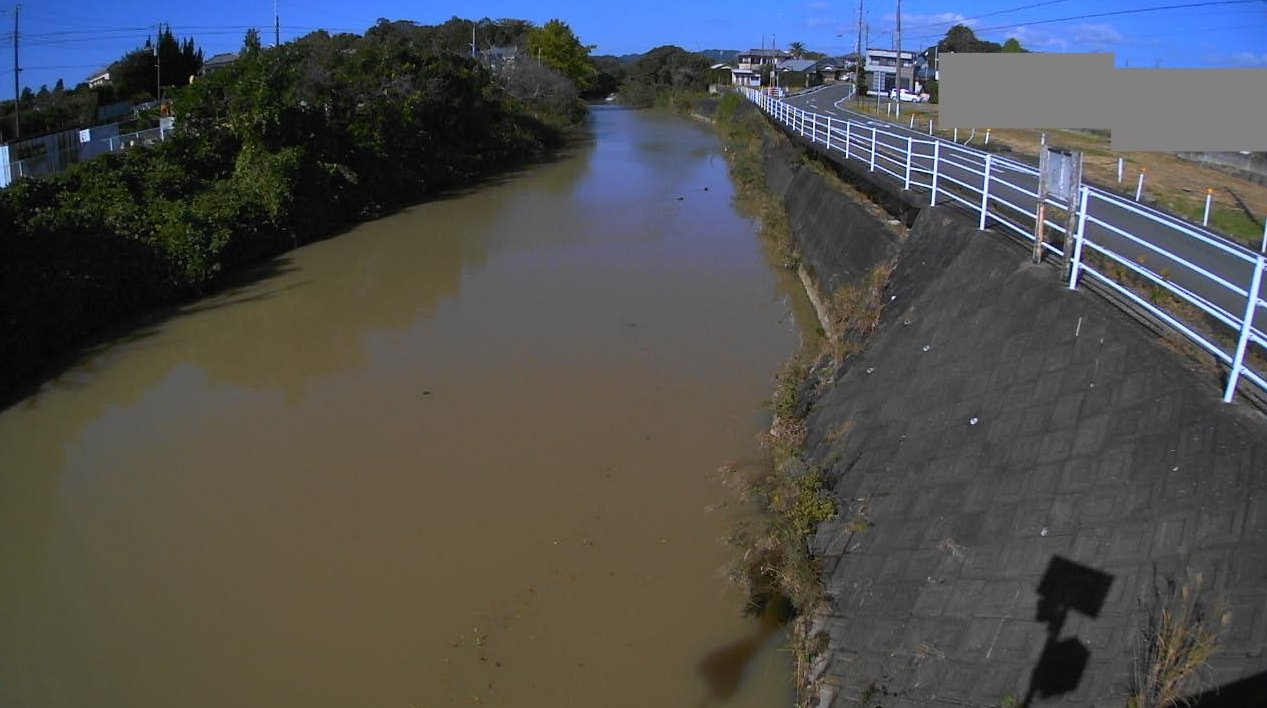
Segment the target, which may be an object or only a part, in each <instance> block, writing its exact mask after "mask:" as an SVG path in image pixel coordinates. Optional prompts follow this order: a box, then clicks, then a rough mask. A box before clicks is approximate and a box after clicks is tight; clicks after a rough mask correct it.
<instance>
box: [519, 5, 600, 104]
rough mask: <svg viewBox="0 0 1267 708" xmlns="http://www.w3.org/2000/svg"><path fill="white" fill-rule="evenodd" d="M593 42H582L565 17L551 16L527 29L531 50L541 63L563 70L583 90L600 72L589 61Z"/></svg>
mask: <svg viewBox="0 0 1267 708" xmlns="http://www.w3.org/2000/svg"><path fill="white" fill-rule="evenodd" d="M593 49H594V45H588V46H587V45H583V44H581V41H580V40H579V39H577V37H576V35H575V34H573V33H572V28H571V27H568V25H567V23H566V22H563V21H562V20H550V21H549V22H547V23H545V25H544V26H542V27H540V28H537V29H533V30H532V31H531V32H529V33H528V53H529V54H530V55H531V56H532V57H533V58H534V59H538V60H539V61H540V62H541V63H542V64H545V65H546V66H548V67H550V68H551V69H554V70H555V71H557V72H559V73H560V74H563V75H564V76H566V77H568V78H569V79H571V80H572V83H574V84H576V87H577V88H578V89H580V90H582V91H584V90H585V89H587V88H589V85H590V80H591V79H592V78H593V75H594V74H595V73H597V70H596V69H595V68H594V63H593V62H592V61H590V52H591V51H592V50H593Z"/></svg>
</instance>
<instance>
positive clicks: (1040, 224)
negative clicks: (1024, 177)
mask: <svg viewBox="0 0 1267 708" xmlns="http://www.w3.org/2000/svg"><path fill="white" fill-rule="evenodd" d="M1047 163H1048V157H1047V145H1046V143H1045V142H1044V144H1043V145H1042V146H1041V147H1040V148H1039V152H1038V208H1037V209H1035V210H1034V211H1035V214H1036V216H1035V218H1034V254H1033V257H1032V260H1033V262H1034V263H1041V262H1042V261H1043V239H1044V237H1045V236H1046V235H1047Z"/></svg>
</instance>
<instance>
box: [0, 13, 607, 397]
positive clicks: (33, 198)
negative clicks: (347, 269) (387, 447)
mask: <svg viewBox="0 0 1267 708" xmlns="http://www.w3.org/2000/svg"><path fill="white" fill-rule="evenodd" d="M461 22H465V21H459V20H453V21H451V22H450V23H446V25H442V26H438V27H424V26H419V25H415V24H413V23H410V22H388V21H386V20H382V21H380V22H379V23H378V24H377V25H375V26H374V27H372V28H370V29H369V30H368V31H367V32H366V33H365V34H364V36H358V35H353V34H338V35H329V34H327V33H325V32H324V31H321V32H315V33H313V34H310V35H307V36H306V37H303V38H301V39H298V40H295V41H293V42H290V43H287V44H284V45H282V46H280V47H276V48H272V49H264V48H262V47H261V45H260V41H259V36H258V34H256V33H255V32H254V31H251V32H249V33H248V34H247V37H246V40H245V43H244V46H243V49H242V51H241V53H240V56H239V58H238V60H237V61H236V62H234V63H233V64H232V65H230V66H228V67H226V68H224V69H220V70H218V71H216V72H215V73H212V74H209V75H207V76H205V77H202V78H199V79H197V80H195V81H194V82H193V83H192V84H191V85H188V86H186V87H183V88H181V89H179V90H178V91H176V92H175V96H174V111H175V115H176V124H177V126H178V127H177V129H176V131H175V132H174V134H173V135H172V136H171V137H170V138H168V140H166V141H165V142H162V143H160V144H157V145H154V146H152V147H148V148H135V149H131V150H128V151H125V152H120V153H112V154H108V155H104V156H101V157H99V158H97V159H94V160H92V161H89V162H87V163H84V164H82V165H78V166H75V167H73V168H72V169H70V170H68V171H67V172H65V173H63V174H61V175H58V176H56V177H53V178H50V179H42V180H31V179H21V180H18V181H16V182H15V183H14V184H13V185H12V186H10V187H9V188H8V189H6V190H4V191H0V223H4V224H6V225H7V227H6V228H5V229H4V230H3V231H0V341H3V342H5V345H4V346H3V347H2V348H0V372H2V373H0V389H4V388H5V387H6V386H8V385H11V384H13V383H14V382H15V381H16V380H18V379H19V378H20V377H21V376H23V375H25V374H29V373H30V372H31V371H32V370H33V369H35V368H36V367H38V366H39V365H40V364H41V362H43V361H44V360H45V359H46V358H47V357H48V356H49V355H51V354H52V353H54V352H56V351H57V350H59V349H61V348H64V347H66V346H68V345H70V344H71V343H73V342H75V341H78V340H80V339H82V337H83V336H84V335H86V334H88V333H89V332H91V331H93V330H95V329H97V328H99V327H101V326H102V325H104V324H106V323H108V322H110V321H112V320H114V319H117V318H118V317H121V316H123V315H126V314H128V313H130V312H134V311H136V310H138V309H140V308H142V307H145V306H147V305H152V304H157V303H162V302H168V301H172V300H176V299H180V298H185V297H189V296H192V295H196V294H198V293H201V292H205V291H206V290H207V289H208V288H210V287H212V286H213V285H214V283H215V282H216V279H217V278H218V277H219V276H220V274H222V273H224V272H225V271H226V270H228V269H230V268H233V267H235V266H238V265H241V264H244V263H248V262H252V261H256V260H259V259H260V258H263V257H266V256H268V255H272V254H276V253H279V252H281V251H284V250H286V249H289V248H292V247H294V246H297V245H299V244H302V243H306V242H309V241H313V240H315V239H319V238H321V237H323V236H326V235H329V234H331V233H332V232H334V231H336V230H337V229H340V228H343V227H345V226H346V225H347V224H349V223H351V222H354V221H358V220H363V219H368V218H373V217H375V216H378V215H380V214H382V213H384V212H385V211H387V210H389V209H392V208H394V207H397V206H400V205H404V204H407V203H411V202H415V201H417V200H419V199H421V198H423V197H424V196H425V195H428V194H433V193H435V192H436V191H437V190H442V189H445V188H449V187H453V186H456V185H461V184H466V183H470V182H471V181H473V180H476V179H478V178H480V177H481V176H483V175H487V174H489V173H490V172H492V171H495V170H497V169H501V168H503V167H505V166H507V165H510V164H512V163H515V162H517V161H522V160H524V159H528V158H531V157H532V156H534V155H540V154H542V153H543V152H544V151H547V150H549V149H551V148H553V147H556V146H559V145H561V144H562V143H563V142H564V141H565V140H566V139H567V138H568V137H569V136H570V135H572V134H574V133H576V132H578V131H579V130H580V128H581V126H582V125H583V119H584V112H585V108H584V105H583V104H582V103H581V102H580V101H579V89H578V87H577V84H576V81H575V80H573V79H572V78H569V77H566V76H562V75H560V74H559V73H558V72H556V71H554V70H553V69H551V68H550V67H549V65H548V64H546V65H543V64H544V63H545V62H544V58H543V62H542V63H537V62H536V61H535V60H532V59H529V58H522V59H523V60H522V61H516V62H515V66H516V70H515V71H504V72H503V71H499V70H498V69H497V68H496V67H493V68H490V67H489V66H485V65H484V64H482V63H481V62H479V61H477V60H475V59H472V58H470V57H469V54H470V46H469V44H467V45H466V47H465V53H466V55H463V54H462V53H461V52H460V51H458V50H460V49H461V47H458V48H457V49H456V50H455V48H454V47H453V45H454V44H455V43H456V40H455V39H454V36H456V33H455V32H454V31H452V30H454V28H453V27H449V26H448V25H449V24H454V23H461ZM468 24H469V23H468ZM520 25H522V26H521V27H520V29H521V30H522V31H524V32H529V33H531V32H533V31H534V28H533V26H532V25H531V24H529V23H520ZM563 28H564V29H566V25H564V26H563ZM557 34H559V33H556V35H557ZM556 35H551V38H552V40H558V41H556V43H558V42H561V41H562V40H559V37H558V36H556ZM567 35H568V36H569V37H571V33H570V30H569V31H568V32H567ZM466 36H467V37H469V32H468V33H467V34H466ZM564 39H566V38H564ZM572 41H575V38H574V37H572ZM577 44H579V42H577ZM551 46H553V45H551ZM586 51H587V50H586Z"/></svg>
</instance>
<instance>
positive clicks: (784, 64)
mask: <svg viewBox="0 0 1267 708" xmlns="http://www.w3.org/2000/svg"><path fill="white" fill-rule="evenodd" d="M817 63H818V62H816V61H814V60H813V59H784V60H783V61H781V62H779V71H809V70H810V69H812V68H813V67H814V65H815V64H817Z"/></svg>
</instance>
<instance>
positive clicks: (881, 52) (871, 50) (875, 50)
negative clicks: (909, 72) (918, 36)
mask: <svg viewBox="0 0 1267 708" xmlns="http://www.w3.org/2000/svg"><path fill="white" fill-rule="evenodd" d="M867 54H874V55H876V56H886V57H892V56H897V50H896V49H880V48H879V47H868V48H867ZM915 54H916V52H915V51H913V50H910V49H903V50H902V56H903V57H907V58H909V57H913V56H915Z"/></svg>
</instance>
